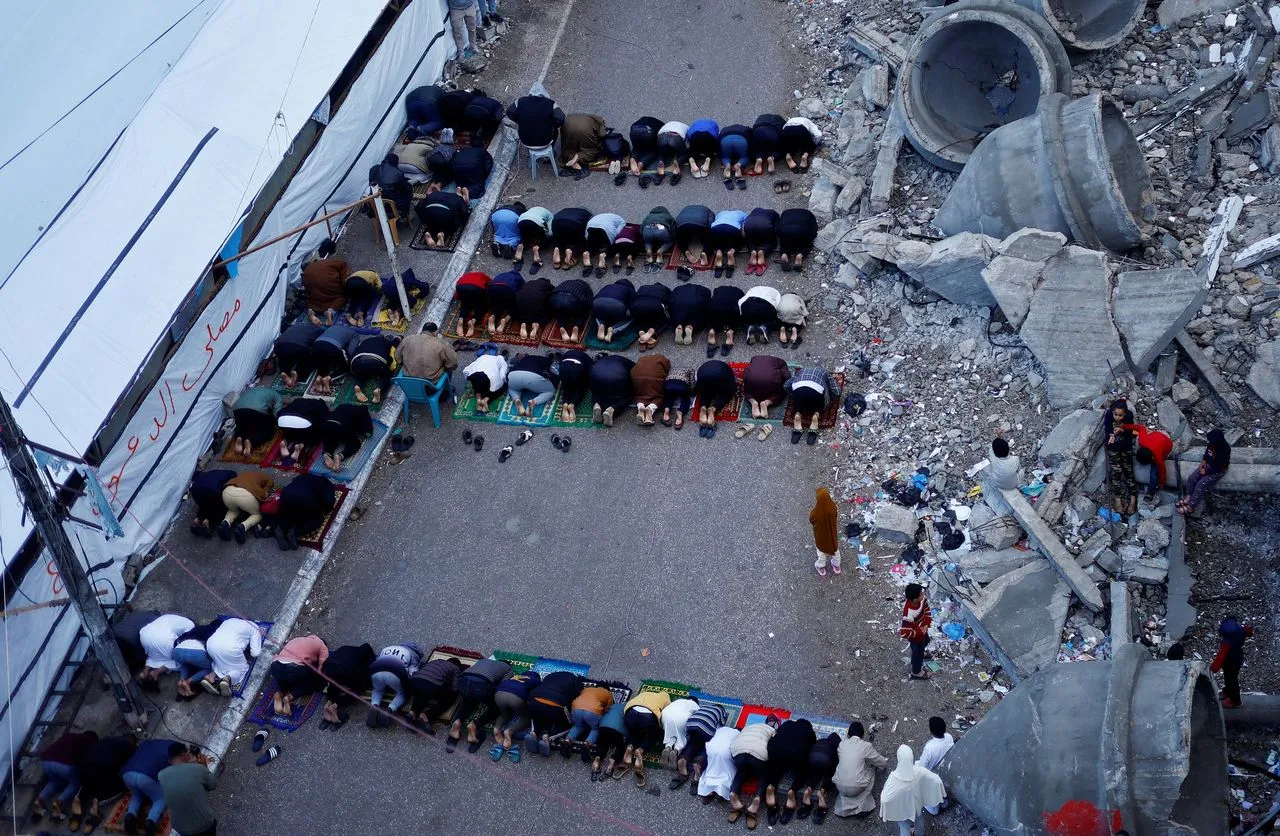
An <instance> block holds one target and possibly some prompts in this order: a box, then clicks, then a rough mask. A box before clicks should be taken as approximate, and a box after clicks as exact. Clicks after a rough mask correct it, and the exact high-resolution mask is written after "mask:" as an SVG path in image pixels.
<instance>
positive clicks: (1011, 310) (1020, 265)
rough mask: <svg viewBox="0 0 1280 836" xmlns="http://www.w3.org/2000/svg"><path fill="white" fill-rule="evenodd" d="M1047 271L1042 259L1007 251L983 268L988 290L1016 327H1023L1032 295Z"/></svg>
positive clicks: (983, 276) (1006, 317) (1010, 322)
mask: <svg viewBox="0 0 1280 836" xmlns="http://www.w3.org/2000/svg"><path fill="white" fill-rule="evenodd" d="M1043 271H1044V264H1043V263H1042V262H1039V261H1027V260H1025V259H1021V258H1011V257H1009V256H1003V255H1002V256H998V257H997V258H996V259H994V260H993V261H992V262H991V263H990V264H988V265H987V266H986V267H985V268H983V270H982V281H983V282H984V283H985V284H986V286H987V292H989V293H990V294H991V296H992V298H993V299H995V302H996V305H998V306H999V308H1000V310H1001V311H1002V312H1003V313H1004V317H1005V319H1007V320H1009V324H1010V325H1011V326H1013V328H1014V329H1015V330H1016V329H1018V328H1021V327H1022V323H1023V322H1024V321H1025V320H1026V318H1027V312H1028V311H1030V310H1031V297H1032V296H1034V295H1035V289H1036V285H1038V284H1039V283H1040V276H1041V274H1042V273H1043Z"/></svg>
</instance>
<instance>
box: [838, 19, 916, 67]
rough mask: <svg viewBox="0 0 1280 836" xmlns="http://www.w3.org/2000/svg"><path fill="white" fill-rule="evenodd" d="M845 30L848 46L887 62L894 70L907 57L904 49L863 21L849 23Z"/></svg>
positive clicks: (869, 56) (874, 59) (873, 59)
mask: <svg viewBox="0 0 1280 836" xmlns="http://www.w3.org/2000/svg"><path fill="white" fill-rule="evenodd" d="M846 31H847V32H848V33H849V47H850V48H851V49H853V50H856V51H857V52H861V53H862V54H863V55H865V56H867V57H868V58H870V59H871V60H872V61H880V62H882V63H885V64H888V65H889V66H890V67H892V68H893V70H894V72H897V71H898V70H900V69H902V62H903V60H904V59H905V58H906V57H907V53H906V50H904V49H903V48H902V47H900V46H898V45H897V44H896V43H894V42H893V41H891V40H889V38H887V37H885V36H884V35H883V34H881V33H880V32H878V31H877V30H876V29H875V28H873V27H871V26H868V25H866V24H865V23H850V24H849V26H848V28H847V29H846Z"/></svg>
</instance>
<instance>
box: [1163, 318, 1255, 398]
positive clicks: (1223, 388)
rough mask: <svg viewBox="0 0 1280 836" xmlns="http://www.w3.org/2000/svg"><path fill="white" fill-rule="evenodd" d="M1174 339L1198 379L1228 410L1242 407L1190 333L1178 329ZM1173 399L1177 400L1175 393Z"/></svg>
mask: <svg viewBox="0 0 1280 836" xmlns="http://www.w3.org/2000/svg"><path fill="white" fill-rule="evenodd" d="M1174 340H1176V341H1177V343H1178V348H1180V349H1182V353H1183V355H1184V356H1186V358H1187V362H1188V363H1190V364H1191V365H1192V366H1194V367H1195V370H1196V371H1197V372H1199V374H1200V379H1201V380H1203V381H1204V382H1205V384H1206V385H1207V386H1208V387H1209V388H1210V389H1212V390H1213V393H1214V394H1215V395H1217V396H1218V398H1219V399H1220V400H1221V401H1222V402H1223V403H1224V404H1226V406H1227V409H1228V410H1230V411H1231V412H1239V411H1240V410H1241V409H1243V408H1244V405H1243V404H1242V403H1241V402H1240V396H1239V395H1237V394H1236V393H1235V392H1233V391H1231V386H1230V384H1228V383H1227V381H1226V380H1225V379H1224V378H1223V377H1222V375H1221V374H1219V373H1218V367H1217V366H1215V365H1214V364H1213V361H1212V360H1210V359H1209V358H1208V357H1207V356H1206V355H1205V353H1204V352H1203V351H1201V350H1200V346H1198V345H1196V341H1195V340H1194V339H1192V338H1191V335H1190V334H1188V333H1187V332H1186V331H1185V330H1183V331H1179V332H1178V335H1177V336H1176V337H1174ZM1174 400H1177V396H1176V395H1175V397H1174Z"/></svg>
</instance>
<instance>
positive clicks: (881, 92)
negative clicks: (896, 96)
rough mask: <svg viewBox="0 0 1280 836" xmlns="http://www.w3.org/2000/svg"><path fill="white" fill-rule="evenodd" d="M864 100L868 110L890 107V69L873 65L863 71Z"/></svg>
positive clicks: (880, 65)
mask: <svg viewBox="0 0 1280 836" xmlns="http://www.w3.org/2000/svg"><path fill="white" fill-rule="evenodd" d="M862 100H863V101H864V102H866V105H867V110H871V109H873V108H878V109H880V110H884V109H886V108H887V107H889V68H888V67H886V66H885V65H883V64H873V65H872V66H870V67H867V68H866V69H865V70H863V71H862Z"/></svg>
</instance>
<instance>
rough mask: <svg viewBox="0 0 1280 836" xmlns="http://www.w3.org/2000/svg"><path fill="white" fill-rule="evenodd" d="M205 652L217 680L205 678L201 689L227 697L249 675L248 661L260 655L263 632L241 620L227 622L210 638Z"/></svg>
mask: <svg viewBox="0 0 1280 836" xmlns="http://www.w3.org/2000/svg"><path fill="white" fill-rule="evenodd" d="M204 648H205V652H207V653H208V654H209V658H210V659H211V660H213V672H214V674H215V675H216V677H215V678H213V679H210V678H208V677H206V678H205V679H204V680H203V681H201V683H200V684H201V686H202V687H203V688H204V689H205V690H206V691H209V692H210V693H218V694H221V695H222V696H224V697H229V696H231V693H232V691H234V690H235V689H236V688H239V687H240V683H242V682H243V681H244V677H245V674H247V673H248V672H249V659H250V658H252V659H257V658H258V655H259V654H260V653H262V628H261V627H259V626H258V625H257V624H254V623H253V622H252V621H246V620H245V619H243V618H228V619H227V620H226V621H224V622H222V626H220V627H219V628H218V629H217V630H216V631H214V634H213V635H212V636H210V637H209V640H208V641H207V642H205V644H204ZM246 651H247V652H248V658H246V657H245V653H246Z"/></svg>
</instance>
